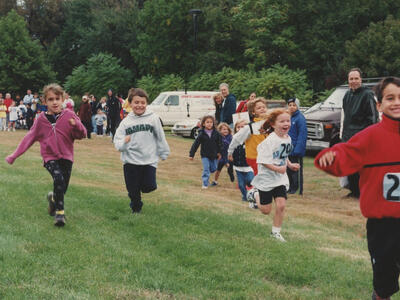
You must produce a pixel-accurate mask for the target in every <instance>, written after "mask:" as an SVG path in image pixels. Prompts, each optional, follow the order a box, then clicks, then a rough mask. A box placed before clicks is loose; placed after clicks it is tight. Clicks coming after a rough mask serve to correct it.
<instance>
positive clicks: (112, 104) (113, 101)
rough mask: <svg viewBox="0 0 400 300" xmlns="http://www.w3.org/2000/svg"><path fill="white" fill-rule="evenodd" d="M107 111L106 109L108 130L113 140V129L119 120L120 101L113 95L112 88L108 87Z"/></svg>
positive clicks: (115, 128) (114, 129)
mask: <svg viewBox="0 0 400 300" xmlns="http://www.w3.org/2000/svg"><path fill="white" fill-rule="evenodd" d="M106 106H107V111H108V120H107V123H108V121H109V122H110V127H109V130H110V132H111V134H112V139H113V140H114V135H115V131H116V130H117V127H118V125H119V122H120V121H121V117H120V111H121V107H122V106H121V102H120V101H119V99H118V98H117V97H115V96H114V94H113V91H112V89H109V90H108V92H107V102H106Z"/></svg>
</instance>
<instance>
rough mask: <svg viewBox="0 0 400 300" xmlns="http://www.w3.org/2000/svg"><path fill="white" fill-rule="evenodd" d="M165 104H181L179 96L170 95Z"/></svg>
mask: <svg viewBox="0 0 400 300" xmlns="http://www.w3.org/2000/svg"><path fill="white" fill-rule="evenodd" d="M165 105H174V106H178V105H179V96H169V97H168V99H167V100H166V101H165Z"/></svg>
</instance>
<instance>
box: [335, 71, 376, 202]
mask: <svg viewBox="0 0 400 300" xmlns="http://www.w3.org/2000/svg"><path fill="white" fill-rule="evenodd" d="M361 76H362V75H361V70H360V69H359V68H353V69H351V70H350V71H349V73H348V81H349V90H348V91H347V92H346V94H345V95H344V97H343V105H342V118H341V127H340V136H341V139H342V142H347V141H348V140H349V139H350V138H351V137H352V136H353V135H355V134H356V133H358V132H360V131H361V130H363V129H365V128H367V127H368V126H370V125H372V124H374V123H377V122H378V111H377V109H376V102H375V98H374V94H373V92H372V91H371V90H370V89H369V88H367V87H366V86H363V85H362V77H361ZM348 180H349V189H350V193H349V194H348V195H347V196H348V197H354V198H359V197H360V188H359V186H358V182H359V180H360V175H359V174H358V173H355V174H352V175H350V176H348Z"/></svg>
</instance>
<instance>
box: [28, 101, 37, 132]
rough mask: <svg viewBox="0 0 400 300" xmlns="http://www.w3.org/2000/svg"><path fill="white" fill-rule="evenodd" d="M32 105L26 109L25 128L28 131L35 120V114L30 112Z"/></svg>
mask: <svg viewBox="0 0 400 300" xmlns="http://www.w3.org/2000/svg"><path fill="white" fill-rule="evenodd" d="M31 106H32V105H30V104H28V105H27V108H26V126H27V127H28V130H30V129H31V127H32V125H33V120H34V119H35V112H34V111H33V110H32V107H31Z"/></svg>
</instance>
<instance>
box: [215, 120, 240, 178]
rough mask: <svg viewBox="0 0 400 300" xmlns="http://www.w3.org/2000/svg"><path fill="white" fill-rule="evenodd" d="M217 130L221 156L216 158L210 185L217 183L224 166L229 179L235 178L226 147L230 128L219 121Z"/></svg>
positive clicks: (229, 138)
mask: <svg viewBox="0 0 400 300" xmlns="http://www.w3.org/2000/svg"><path fill="white" fill-rule="evenodd" d="M218 132H219V133H220V134H221V137H222V153H221V156H222V157H221V158H220V159H219V160H218V166H217V171H216V172H215V179H214V181H213V182H212V183H211V185H212V186H215V185H217V184H218V178H219V175H220V174H221V171H222V169H223V167H224V166H226V167H227V169H228V175H229V178H230V179H231V182H233V181H234V180H235V176H233V165H232V164H231V163H230V162H229V160H228V148H229V145H230V143H231V141H232V129H231V128H230V127H229V125H228V124H227V123H220V124H219V125H218Z"/></svg>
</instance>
